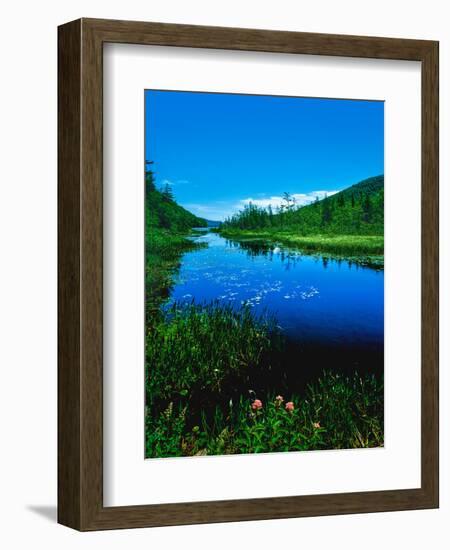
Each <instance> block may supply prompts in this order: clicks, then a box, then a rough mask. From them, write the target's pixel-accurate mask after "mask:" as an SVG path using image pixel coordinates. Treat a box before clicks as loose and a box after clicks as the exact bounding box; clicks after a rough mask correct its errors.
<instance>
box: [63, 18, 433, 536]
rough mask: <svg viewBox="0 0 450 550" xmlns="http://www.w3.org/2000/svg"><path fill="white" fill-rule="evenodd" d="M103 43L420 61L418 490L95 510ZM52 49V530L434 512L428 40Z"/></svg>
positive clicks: (71, 29)
mask: <svg viewBox="0 0 450 550" xmlns="http://www.w3.org/2000/svg"><path fill="white" fill-rule="evenodd" d="M106 42H115V43H129V44H130V43H131V44H142V45H144V44H149V45H163V46H181V47H190V48H215V49H225V50H246V51H259V52H278V53H291V54H310V55H321V56H323V55H326V56H347V57H359V58H375V59H392V60H414V61H419V62H421V66H422V214H421V215H422V252H421V254H422V358H421V360H422V367H421V368H422V370H421V390H422V400H421V422H422V424H421V426H422V427H421V445H422V446H421V480H422V482H421V487H420V488H418V489H406V490H387V491H376V492H360V493H343V494H320V495H312V496H289V497H276V498H257V499H246V500H230V501H211V502H193V503H175V504H154V505H145V506H142V505H139V506H126V507H123V506H119V507H104V506H103V488H102V486H103V447H102V442H103V437H102V429H103V428H102V423H103V408H102V407H103V406H102V369H103V365H102V326H103V320H102V315H103V313H102V312H103V302H102V300H103V297H102V277H103V264H102V242H103V241H102V239H103V236H102V219H103V216H102V187H103V182H102V87H103V82H102V79H103V73H102V59H103V57H102V56H103V53H102V47H103V44H104V43H106ZM58 49H59V54H58V132H59V138H58V157H59V168H58V195H59V196H58V232H59V239H58V258H59V260H58V278H59V287H58V302H59V306H58V307H59V312H58V521H59V522H60V523H61V524H64V525H67V526H69V527H72V528H75V529H78V530H81V531H90V530H98V529H115V528H131V527H150V526H167V525H181V524H193V523H210V522H228V521H245V520H257V519H271V518H290V517H302V516H320V515H329V514H351V513H364V512H381V511H393V510H414V509H424V508H435V507H437V506H438V493H439V489H438V479H439V478H438V459H439V458H438V457H439V453H438V43H437V42H433V41H426V40H409V39H408V40H403V39H392V38H374V37H360V36H338V35H327V34H309V33H296V32H281V31H267V30H251V29H239V28H220V27H204V26H190V25H171V24H162V23H143V22H130V21H109V20H101V19H79V20H77V21H73V22H71V23H67V24H65V25H62V26H61V27H59V32H58Z"/></svg>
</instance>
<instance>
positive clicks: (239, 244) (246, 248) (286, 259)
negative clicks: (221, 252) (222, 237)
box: [226, 239, 302, 270]
mask: <svg viewBox="0 0 450 550" xmlns="http://www.w3.org/2000/svg"><path fill="white" fill-rule="evenodd" d="M226 246H228V247H229V248H237V249H238V250H242V251H243V252H245V254H246V255H247V256H249V257H250V258H256V257H257V256H263V257H264V258H267V259H268V260H269V261H272V260H273V257H274V256H277V257H279V258H280V260H281V262H282V263H283V264H284V265H285V268H286V269H287V270H289V269H291V268H292V267H294V266H295V265H296V264H297V263H299V262H301V261H302V256H301V254H299V253H298V252H293V251H292V250H289V249H284V248H280V247H279V246H278V245H275V244H273V243H269V242H267V241H232V240H229V239H226Z"/></svg>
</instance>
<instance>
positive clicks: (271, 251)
mask: <svg viewBox="0 0 450 550" xmlns="http://www.w3.org/2000/svg"><path fill="white" fill-rule="evenodd" d="M226 246H227V247H229V248H236V249H238V250H242V251H243V252H245V253H246V255H247V256H249V257H250V258H256V257H257V256H264V257H265V258H267V259H268V260H269V261H272V260H273V257H274V256H277V257H278V258H280V260H281V262H282V263H284V264H285V268H286V269H287V270H289V269H291V268H292V267H295V266H296V265H297V263H299V262H301V261H302V259H303V256H309V257H312V258H314V259H315V261H316V262H319V261H320V262H322V265H323V268H324V269H327V267H328V266H329V264H330V263H331V264H336V265H337V266H338V267H339V268H340V267H341V266H342V263H343V262H344V265H345V266H346V267H347V269H356V270H359V269H371V270H375V271H383V270H384V266H383V265H382V264H381V265H380V264H378V263H377V261H376V260H375V261H373V260H372V258H371V257H364V256H362V257H348V258H347V257H341V256H333V255H327V254H326V253H314V252H311V251H309V252H308V251H302V252H299V251H296V252H294V251H292V250H289V249H288V248H282V247H280V245H278V244H274V243H270V242H268V241H258V240H254V241H234V240H230V239H226Z"/></svg>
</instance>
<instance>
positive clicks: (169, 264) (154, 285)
mask: <svg viewBox="0 0 450 550" xmlns="http://www.w3.org/2000/svg"><path fill="white" fill-rule="evenodd" d="M145 242H146V252H145V255H146V257H145V259H146V263H145V285H146V292H145V294H146V311H147V315H150V316H152V315H154V314H156V312H157V311H158V309H159V307H160V305H161V303H162V302H163V301H164V300H166V299H167V298H168V297H169V294H170V290H171V288H172V286H173V282H174V277H175V276H176V273H177V272H178V269H179V267H180V259H181V256H182V255H183V254H184V253H185V252H189V251H191V250H195V249H197V248H200V247H202V246H206V245H201V244H199V243H196V242H194V241H192V240H190V239H187V238H186V234H179V233H173V232H172V231H168V230H165V229H161V228H156V227H153V226H147V232H146V240H145Z"/></svg>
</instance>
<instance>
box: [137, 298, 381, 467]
mask: <svg viewBox="0 0 450 550" xmlns="http://www.w3.org/2000/svg"><path fill="white" fill-rule="evenodd" d="M285 343H286V342H285V340H284V338H283V337H282V335H281V333H280V332H279V329H278V328H277V326H276V324H275V321H274V320H272V319H266V318H264V317H259V318H257V317H254V316H253V315H252V314H251V313H250V311H249V310H248V309H247V308H244V309H242V310H239V311H235V310H233V309H232V308H231V307H228V306H221V305H219V304H218V303H212V304H209V305H203V306H199V305H194V304H191V305H189V306H186V307H183V308H182V307H179V306H177V305H174V306H173V307H172V308H171V309H169V310H168V311H166V312H160V314H159V315H158V316H154V317H153V318H152V323H150V324H149V325H148V328H147V336H146V358H147V361H146V364H147V369H146V456H147V457H168V456H192V455H197V454H202V455H203V454H235V453H254V452H270V451H294V450H311V449H331V448H333V449H336V448H354V447H371V446H379V445H382V444H383V387H382V384H381V383H380V381H379V380H377V379H376V378H375V377H373V376H365V377H362V378H361V377H359V376H358V375H357V374H356V373H355V374H354V375H353V376H351V377H345V376H343V375H339V374H332V373H331V372H326V373H324V374H323V375H322V377H321V378H320V379H319V380H317V381H316V382H315V383H314V384H311V385H309V386H308V387H307V389H306V392H305V393H304V394H303V395H299V394H297V395H291V394H289V392H286V391H285V392H284V393H285V395H284V396H283V397H284V401H283V403H281V402H280V401H279V400H277V399H276V396H275V395H274V394H273V393H271V392H270V391H265V390H263V389H260V390H257V389H256V388H257V387H258V383H255V381H257V380H258V379H261V376H262V377H264V376H266V375H267V376H269V375H270V374H271V373H272V374H273V373H274V372H275V373H276V374H277V376H281V373H282V365H283V357H285V356H284V355H283V354H285V353H286V348H285ZM302 367H303V368H304V367H307V366H303V365H301V364H300V365H299V368H302ZM255 391H256V392H257V393H255ZM256 399H259V400H261V401H262V406H261V407H260V408H259V409H257V408H252V404H253V407H254V403H257V402H256V401H255V400H256ZM286 402H292V403H293V410H291V411H288V410H286V408H285V404H286Z"/></svg>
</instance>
